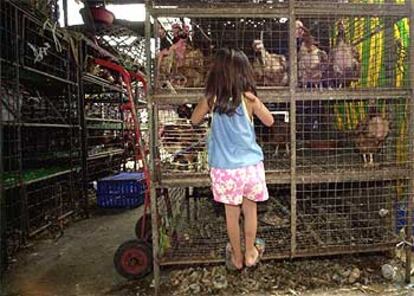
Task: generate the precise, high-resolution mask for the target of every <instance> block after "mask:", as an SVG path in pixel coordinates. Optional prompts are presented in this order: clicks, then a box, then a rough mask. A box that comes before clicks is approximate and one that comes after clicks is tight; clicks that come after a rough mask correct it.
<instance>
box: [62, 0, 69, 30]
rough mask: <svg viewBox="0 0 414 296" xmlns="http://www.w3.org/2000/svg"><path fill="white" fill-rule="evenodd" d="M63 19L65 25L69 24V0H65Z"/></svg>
mask: <svg viewBox="0 0 414 296" xmlns="http://www.w3.org/2000/svg"><path fill="white" fill-rule="evenodd" d="M63 21H64V25H65V27H67V26H68V25H69V23H68V0H63Z"/></svg>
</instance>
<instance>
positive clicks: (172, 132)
mask: <svg viewBox="0 0 414 296" xmlns="http://www.w3.org/2000/svg"><path fill="white" fill-rule="evenodd" d="M206 134H207V128H206V126H199V127H193V126H192V125H191V123H189V122H188V121H187V119H179V120H176V121H175V122H174V123H169V124H165V125H164V126H163V127H162V129H161V131H160V139H161V141H160V143H161V148H162V151H163V152H164V156H163V159H165V160H167V161H169V162H170V163H172V164H173V165H175V166H178V167H184V168H187V169H192V168H195V164H196V162H197V161H198V156H199V153H200V152H201V151H203V150H204V146H205V140H206Z"/></svg>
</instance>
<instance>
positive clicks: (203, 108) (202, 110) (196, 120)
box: [191, 98, 210, 125]
mask: <svg viewBox="0 0 414 296" xmlns="http://www.w3.org/2000/svg"><path fill="white" fill-rule="evenodd" d="M209 111H210V108H209V107H208V103H207V99H206V98H202V99H201V100H200V102H199V103H198V104H197V107H196V108H195V109H194V112H193V114H192V115H191V123H192V124H194V125H197V124H200V123H201V122H202V121H203V119H204V117H205V116H206V114H207V113H208V112H209Z"/></svg>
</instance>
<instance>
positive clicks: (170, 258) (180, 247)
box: [158, 186, 291, 265]
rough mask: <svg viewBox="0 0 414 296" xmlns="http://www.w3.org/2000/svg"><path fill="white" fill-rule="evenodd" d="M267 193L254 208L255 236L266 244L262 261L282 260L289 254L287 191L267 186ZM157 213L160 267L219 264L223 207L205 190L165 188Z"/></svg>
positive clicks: (223, 233) (223, 230) (224, 235)
mask: <svg viewBox="0 0 414 296" xmlns="http://www.w3.org/2000/svg"><path fill="white" fill-rule="evenodd" d="M269 192H270V195H271V197H270V200H269V202H266V203H262V204H259V205H258V213H259V218H258V219H259V223H258V236H260V237H262V238H264V239H265V240H266V246H267V247H266V258H282V257H285V256H288V254H289V252H290V236H291V232H290V227H291V226H290V219H291V217H290V193H289V187H286V186H271V187H269ZM158 209H159V216H160V219H159V220H160V221H159V223H160V252H161V264H163V265H170V264H191V263H207V262H208V263H211V262H221V261H223V259H222V258H224V247H225V245H226V243H227V241H228V237H227V232H226V223H225V219H224V206H223V205H222V204H218V203H215V202H214V201H213V198H212V196H211V192H210V189H209V188H208V187H197V188H191V189H188V188H187V189H184V188H180V187H174V188H169V189H168V190H165V192H163V194H161V196H160V198H159V200H158ZM241 225H243V221H242V222H241ZM242 235H243V231H242Z"/></svg>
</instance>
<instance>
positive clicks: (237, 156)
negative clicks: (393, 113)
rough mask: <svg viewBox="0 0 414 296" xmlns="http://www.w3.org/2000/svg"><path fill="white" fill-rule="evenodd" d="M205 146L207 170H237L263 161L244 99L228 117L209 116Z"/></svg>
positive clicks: (219, 115)
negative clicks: (206, 147) (208, 130)
mask: <svg viewBox="0 0 414 296" xmlns="http://www.w3.org/2000/svg"><path fill="white" fill-rule="evenodd" d="M207 145H208V163H209V166H210V167H211V168H221V169H237V168H241V167H245V166H250V165H255V164H258V163H259V162H261V161H263V151H262V149H261V148H260V146H259V145H258V144H257V142H256V133H255V131H254V126H253V122H252V121H251V120H250V118H249V114H248V112H247V108H246V105H245V103H244V100H242V103H241V104H240V106H239V107H237V109H236V113H235V114H233V115H232V116H229V115H227V114H219V113H217V112H214V113H213V118H212V122H211V130H210V135H209V138H208V143H207Z"/></svg>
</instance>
